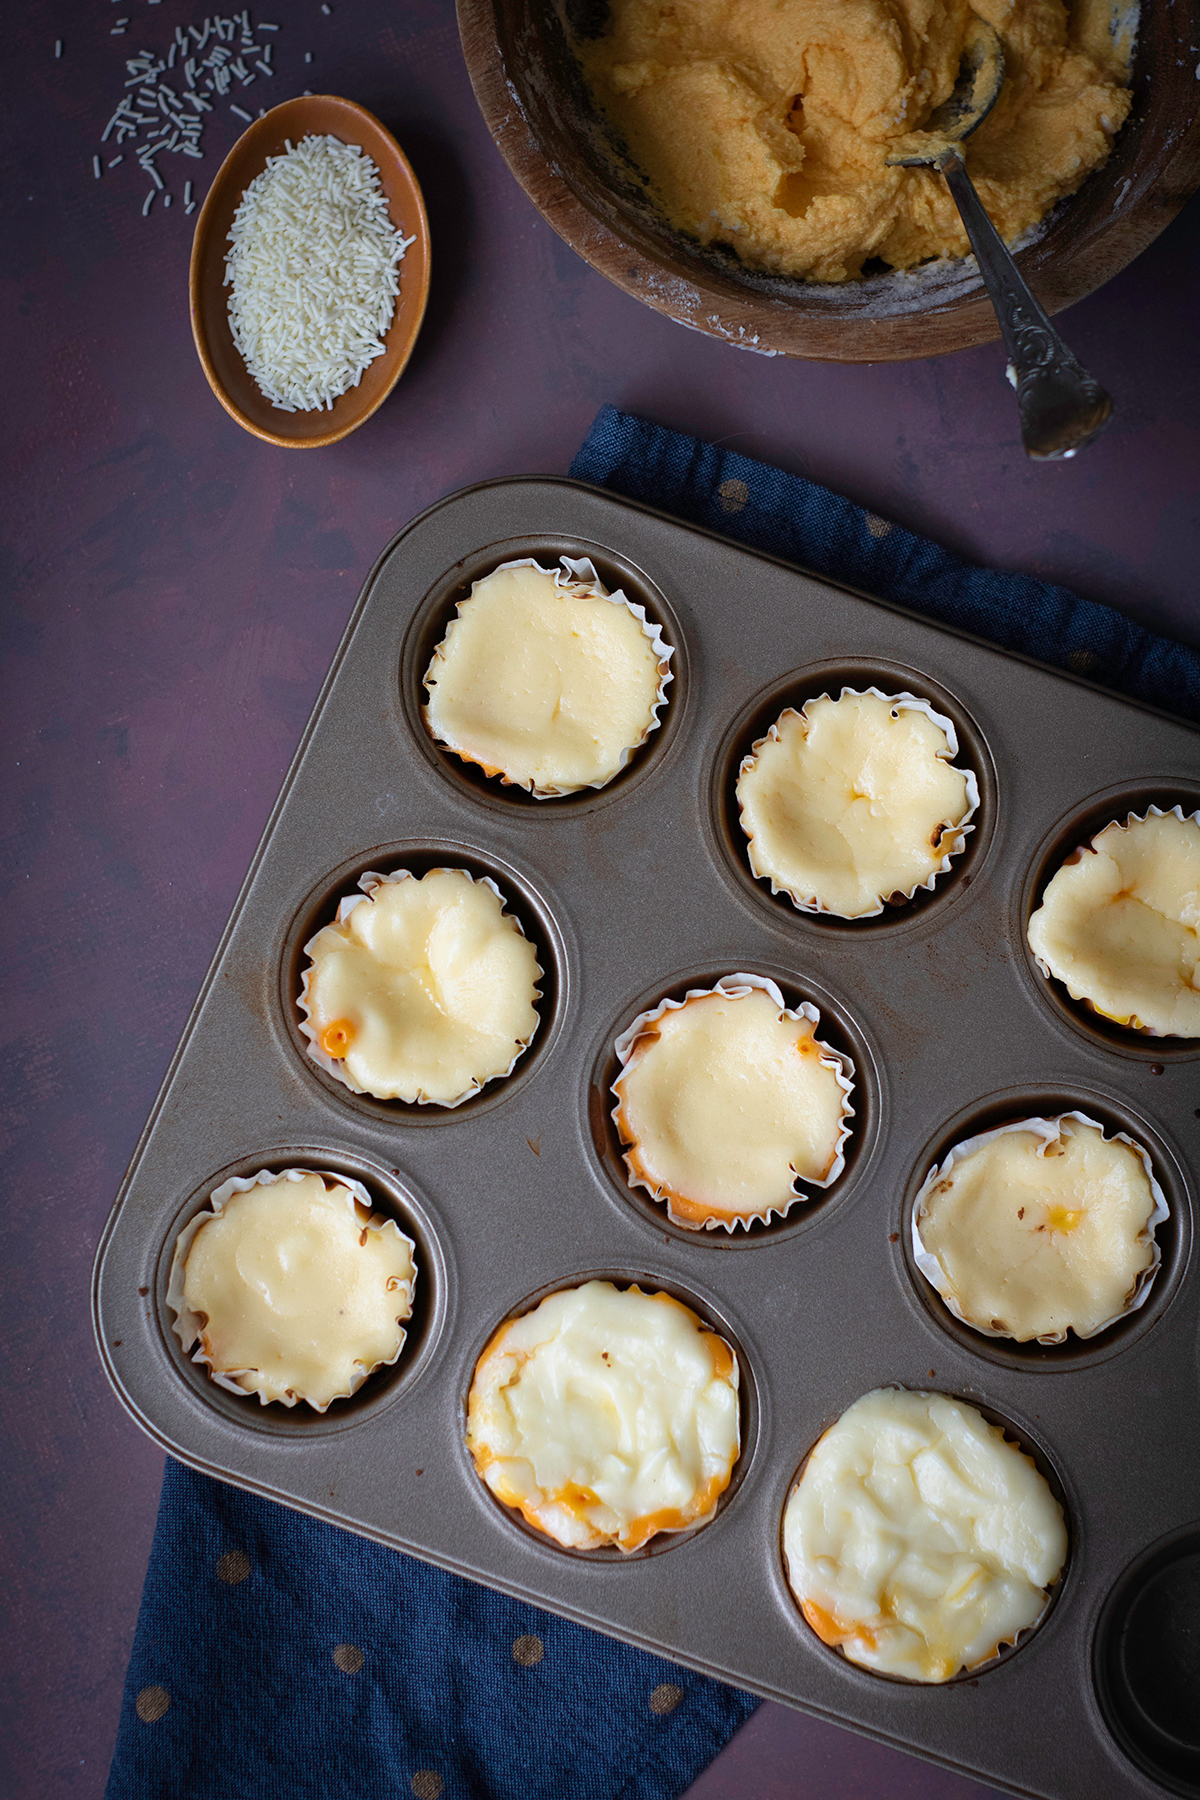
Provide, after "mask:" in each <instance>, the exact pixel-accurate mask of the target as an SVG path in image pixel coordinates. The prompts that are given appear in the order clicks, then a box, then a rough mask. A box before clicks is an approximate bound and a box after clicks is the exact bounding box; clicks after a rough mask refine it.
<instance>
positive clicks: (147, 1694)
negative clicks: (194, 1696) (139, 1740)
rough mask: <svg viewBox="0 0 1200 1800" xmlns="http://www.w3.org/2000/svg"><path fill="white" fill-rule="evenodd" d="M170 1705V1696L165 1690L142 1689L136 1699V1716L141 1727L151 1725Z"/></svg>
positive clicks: (155, 1688)
mask: <svg viewBox="0 0 1200 1800" xmlns="http://www.w3.org/2000/svg"><path fill="white" fill-rule="evenodd" d="M170 1704H171V1696H170V1694H168V1692H167V1690H166V1688H160V1687H148V1688H143V1689H142V1691H141V1693H140V1694H139V1695H138V1697H137V1716H138V1718H139V1719H140V1720H141V1721H142V1724H143V1725H153V1723H154V1721H155V1720H156V1719H161V1718H162V1716H163V1714H164V1713H165V1712H166V1710H167V1708H168V1706H170Z"/></svg>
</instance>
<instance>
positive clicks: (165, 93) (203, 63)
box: [58, 0, 281, 216]
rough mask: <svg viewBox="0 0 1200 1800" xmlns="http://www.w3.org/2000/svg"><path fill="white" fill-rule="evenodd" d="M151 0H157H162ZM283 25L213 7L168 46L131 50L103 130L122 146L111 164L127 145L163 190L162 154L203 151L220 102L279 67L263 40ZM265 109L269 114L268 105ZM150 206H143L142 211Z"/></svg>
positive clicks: (120, 27)
mask: <svg viewBox="0 0 1200 1800" xmlns="http://www.w3.org/2000/svg"><path fill="white" fill-rule="evenodd" d="M148 3H149V4H152V5H157V4H158V0H148ZM114 4H120V0H114ZM129 23H130V21H129V18H128V17H125V16H124V15H122V16H121V17H119V18H118V19H117V20H116V21H115V23H114V25H113V35H116V36H120V35H122V34H123V33H124V31H125V28H126V26H127V25H128V24H129ZM280 29H281V27H280V26H279V25H276V24H271V25H268V24H261V25H257V26H255V25H252V24H251V15H250V9H249V7H247V8H245V10H243V11H241V12H237V13H233V14H232V15H229V16H225V15H223V14H220V13H214V14H210V15H208V16H207V17H205V18H204V19H203V20H202V22H201V23H200V24H198V25H188V26H182V25H177V26H176V27H175V30H174V35H173V37H172V39H171V42H170V44H169V45H168V47H167V49H166V51H165V53H157V52H155V51H151V50H145V49H143V50H139V51H137V53H136V54H130V55H129V56H128V57H127V58H126V61H125V71H126V73H125V79H124V81H123V87H124V93H123V95H122V96H121V98H120V102H119V104H118V106H117V109H116V111H115V112H114V113H113V114H112V116H111V118H110V119H109V121H108V123H107V125H106V126H105V128H104V130H103V132H102V133H101V137H100V142H101V143H102V144H107V145H108V146H109V147H110V148H115V149H116V150H117V151H118V155H116V156H115V157H112V158H110V159H109V162H108V167H109V168H110V169H112V168H115V167H116V166H117V164H118V163H119V162H121V161H122V160H123V156H124V150H125V147H126V145H128V146H129V148H130V149H132V150H133V151H134V153H135V155H136V158H137V162H138V165H139V167H140V168H141V170H142V172H143V174H145V175H148V176H149V178H150V179H151V180H152V181H153V182H154V183H155V187H156V189H158V190H162V189H163V188H164V183H163V182H162V181H161V179H160V177H159V174H158V169H157V159H158V158H159V157H161V156H162V155H164V154H166V155H181V156H186V157H189V158H192V159H195V160H197V161H198V160H199V159H200V158H202V157H203V155H204V151H203V149H202V148H201V144H202V139H203V133H204V129H205V125H206V122H207V119H208V115H209V114H211V113H212V112H213V109H214V105H215V104H216V102H217V101H219V100H223V99H227V98H228V97H229V96H230V95H231V93H233V92H236V91H237V88H238V86H240V87H243V88H245V87H248V86H249V85H250V84H251V83H252V82H255V81H257V80H258V79H259V75H260V74H266V75H271V76H273V75H275V73H276V70H275V68H274V66H273V65H272V62H271V53H272V50H273V49H274V45H273V43H269V42H264V43H259V42H258V37H259V34H260V33H263V32H277V31H279V30H280ZM58 41H59V42H60V43H61V42H62V40H61V39H60V40H58ZM255 59H258V60H257V61H256V60H255ZM248 65H252V66H248ZM255 70H257V71H258V73H257V74H256V73H255ZM232 110H233V112H234V113H235V115H236V116H237V117H238V118H241V119H243V120H244V121H245V122H246V123H247V124H249V123H251V122H252V118H251V114H250V113H249V112H247V111H245V110H244V108H242V107H234V108H233V109H232ZM258 116H259V117H260V118H261V117H262V109H261V108H260V109H259V114H258ZM218 119H219V115H218ZM93 167H94V165H93ZM189 186H190V184H189ZM164 204H165V202H164ZM190 204H191V201H190V196H186V197H185V199H184V208H185V210H187V208H188V207H189V205H190ZM147 210H148V208H145V207H143V216H144V215H145V212H146V211H147Z"/></svg>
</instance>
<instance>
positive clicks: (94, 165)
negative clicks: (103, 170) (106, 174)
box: [92, 156, 100, 181]
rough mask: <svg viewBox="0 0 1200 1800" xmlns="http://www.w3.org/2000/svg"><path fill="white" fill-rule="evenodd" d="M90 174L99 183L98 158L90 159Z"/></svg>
mask: <svg viewBox="0 0 1200 1800" xmlns="http://www.w3.org/2000/svg"><path fill="white" fill-rule="evenodd" d="M92 173H93V174H94V175H95V177H96V180H97V181H99V179H100V158H99V157H98V156H93V158H92Z"/></svg>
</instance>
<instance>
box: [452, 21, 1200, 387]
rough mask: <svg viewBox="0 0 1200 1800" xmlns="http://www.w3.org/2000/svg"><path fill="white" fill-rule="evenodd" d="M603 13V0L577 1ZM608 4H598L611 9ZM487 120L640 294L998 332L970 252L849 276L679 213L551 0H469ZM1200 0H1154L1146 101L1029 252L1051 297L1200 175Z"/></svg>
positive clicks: (881, 356) (1069, 298)
mask: <svg viewBox="0 0 1200 1800" xmlns="http://www.w3.org/2000/svg"><path fill="white" fill-rule="evenodd" d="M567 6H568V11H569V12H570V13H572V14H575V15H576V16H578V13H579V9H580V7H581V6H582V7H583V8H584V9H585V10H586V11H587V14H588V19H587V24H586V26H585V28H586V29H591V30H595V29H596V27H597V24H598V23H602V20H603V16H604V14H603V7H604V0H567ZM598 8H599V9H600V10H599V12H598V11H597V9H598ZM458 23H459V30H460V32H461V35H462V43H463V52H464V54H465V56H466V60H467V67H468V69H469V70H470V74H471V80H472V83H473V84H474V88H475V94H476V98H477V99H478V101H479V104H480V107H481V108H482V111H483V116H484V118H485V119H486V120H487V123H488V128H489V130H490V131H491V134H492V136H493V137H494V138H495V140H496V143H497V145H498V147H499V149H500V151H501V154H502V155H503V156H504V158H505V160H506V161H507V163H508V166H509V168H510V169H511V170H512V172H513V174H514V175H515V176H516V178H517V180H518V181H519V182H520V183H521V186H522V187H523V188H524V189H525V192H526V193H527V194H528V195H529V197H530V199H531V200H532V201H533V203H534V205H535V206H536V207H537V208H538V210H539V211H540V212H541V213H542V214H543V215H544V216H545V218H546V219H547V220H548V221H549V223H550V224H551V225H553V227H554V229H555V230H556V231H557V232H558V234H559V236H560V237H562V238H565V239H566V241H567V243H568V244H570V245H571V247H572V249H574V250H577V251H578V252H579V254H580V255H581V256H582V257H584V258H586V260H587V261H588V262H589V263H591V265H592V267H593V268H595V269H599V271H600V273H601V274H602V275H607V276H608V279H609V280H610V281H614V282H616V284H617V286H618V287H621V288H624V289H625V291H626V293H628V294H633V295H635V296H636V297H637V298H638V299H639V300H644V301H645V303H646V305H647V306H653V307H655V308H656V309H657V310H658V311H659V312H663V313H666V314H667V315H668V317H670V318H672V319H678V320H679V321H680V322H681V323H683V324H685V325H691V326H694V327H695V328H696V329H697V330H698V331H706V332H708V333H709V334H710V335H711V336H712V337H718V338H723V339H725V340H726V342H729V343H734V344H739V345H741V346H742V347H743V348H744V349H750V350H757V351H759V352H764V353H767V354H779V353H782V354H783V355H785V356H806V357H815V358H820V359H823V360H826V361H829V362H894V361H899V360H901V359H903V358H906V357H915V356H938V355H940V354H942V352H944V351H947V350H964V349H966V348H967V347H968V346H969V345H972V344H982V343H987V342H988V341H989V340H991V339H993V338H996V337H998V336H999V331H998V329H997V326H996V320H995V315H994V314H993V312H992V308H991V305H990V303H989V301H988V298H987V295H986V294H985V293H984V291H983V286H982V284H981V282H980V280H979V276H978V274H977V273H976V271H975V267H974V263H973V262H950V263H946V264H944V265H938V266H936V267H932V268H930V269H929V270H928V272H927V273H925V274H924V275H923V276H922V277H920V278H919V279H916V280H914V278H913V277H912V276H911V275H908V276H905V275H898V274H878V275H869V276H866V277H864V278H863V279H862V280H859V281H850V282H845V283H842V284H840V285H837V286H831V285H828V284H822V283H818V282H811V281H801V280H797V279H788V278H786V277H781V276H773V275H764V274H760V273H758V272H756V271H754V270H751V269H747V268H745V267H744V266H743V265H742V264H741V263H740V262H739V261H738V260H737V257H736V256H735V255H734V254H733V252H732V251H731V250H728V249H726V248H725V247H724V246H722V245H717V244H713V245H710V246H708V247H707V248H706V247H704V246H702V245H701V244H699V243H697V242H696V241H695V240H693V239H690V238H688V237H686V236H684V234H683V233H682V232H679V231H676V230H674V229H673V227H672V226H670V225H669V224H668V223H667V221H666V219H665V218H663V217H662V215H661V214H659V213H657V212H656V211H654V209H653V208H652V207H651V206H650V205H648V203H647V201H646V199H645V196H644V195H643V194H642V193H640V191H639V189H638V187H637V186H636V185H635V184H634V182H633V181H632V180H630V179H628V178H626V177H624V176H622V174H621V173H620V172H619V169H618V168H617V167H616V166H615V165H614V163H613V161H612V160H611V159H610V158H609V157H608V156H606V154H605V138H604V134H603V130H602V128H601V126H600V124H599V122H598V120H597V116H596V114H595V112H594V110H593V108H592V106H591V102H590V100H589V97H588V94H587V90H586V88H585V86H584V83H583V79H582V76H581V74H580V71H579V67H578V64H577V63H576V61H575V59H574V57H573V56H572V54H571V51H570V49H569V48H568V45H567V41H566V37H565V34H564V31H563V27H562V24H561V22H560V19H559V15H558V11H557V10H556V7H555V5H554V3H553V0H458ZM1194 45H1200V0H1141V26H1140V29H1139V32H1138V42H1137V52H1136V57H1135V62H1134V72H1133V84H1132V85H1133V109H1132V111H1131V113H1130V116H1129V119H1128V120H1127V122H1126V124H1125V126H1124V129H1123V130H1122V131H1121V132H1120V134H1119V136H1118V137H1117V140H1116V142H1115V143H1114V145H1113V150H1112V155H1111V156H1110V157H1109V159H1108V161H1107V162H1106V163H1105V165H1104V167H1103V168H1102V169H1098V170H1097V171H1096V172H1095V173H1094V174H1093V175H1090V176H1089V177H1088V178H1087V180H1086V181H1085V182H1084V184H1083V186H1082V187H1081V188H1080V189H1079V191H1078V193H1076V194H1073V195H1071V197H1070V198H1069V199H1067V200H1064V201H1062V202H1061V203H1060V204H1059V205H1058V206H1057V207H1056V208H1055V209H1054V211H1053V213H1052V214H1051V215H1050V218H1049V221H1048V223H1047V224H1046V225H1045V226H1044V227H1043V228H1042V231H1041V235H1040V236H1039V237H1038V239H1037V241H1036V242H1035V243H1033V244H1030V245H1029V247H1028V248H1027V249H1025V250H1023V251H1021V252H1020V254H1019V255H1018V257H1017V262H1018V265H1019V267H1020V269H1021V272H1022V274H1023V275H1024V277H1025V279H1026V281H1027V282H1028V283H1029V285H1030V286H1031V287H1032V289H1033V291H1034V293H1035V294H1036V295H1037V297H1038V298H1039V299H1040V301H1041V302H1042V305H1043V306H1044V307H1045V308H1046V311H1047V312H1050V313H1055V312H1059V311H1061V309H1062V308H1063V307H1064V306H1070V305H1071V304H1072V302H1073V301H1075V300H1082V298H1083V296H1084V295H1085V294H1090V293H1091V292H1092V290H1093V289H1094V288H1098V287H1099V286H1100V285H1101V284H1102V283H1103V282H1105V281H1107V280H1108V279H1109V277H1110V276H1112V275H1115V274H1116V273H1117V272H1118V270H1120V269H1123V268H1124V267H1125V265H1126V263H1128V262H1131V261H1132V260H1133V258H1134V257H1135V256H1137V255H1138V253H1139V251H1142V250H1144V249H1145V247H1146V245H1147V244H1148V243H1150V242H1151V240H1152V239H1153V238H1155V237H1157V236H1158V234H1159V232H1160V231H1161V230H1162V229H1163V227H1164V226H1165V225H1167V224H1168V223H1169V222H1170V220H1171V219H1172V218H1174V216H1175V214H1176V213H1177V212H1178V210H1179V208H1180V207H1181V206H1182V205H1183V203H1184V201H1185V200H1186V199H1188V198H1189V196H1190V195H1191V194H1192V193H1193V192H1194V191H1195V189H1196V188H1197V186H1200V81H1198V80H1197V75H1196V71H1197V65H1198V63H1200V52H1198V51H1197V50H1196V49H1194V48H1193V46H1194Z"/></svg>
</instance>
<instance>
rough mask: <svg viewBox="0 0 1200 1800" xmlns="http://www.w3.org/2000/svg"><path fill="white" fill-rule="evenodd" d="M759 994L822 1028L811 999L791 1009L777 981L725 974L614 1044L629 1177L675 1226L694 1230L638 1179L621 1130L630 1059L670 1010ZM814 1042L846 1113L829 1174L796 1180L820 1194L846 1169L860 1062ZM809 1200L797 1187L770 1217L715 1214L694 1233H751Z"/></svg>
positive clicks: (657, 1011) (643, 1016)
mask: <svg viewBox="0 0 1200 1800" xmlns="http://www.w3.org/2000/svg"><path fill="white" fill-rule="evenodd" d="M756 990H757V991H758V992H759V993H764V994H766V995H767V997H768V999H770V1000H772V1001H773V1002H774V1004H775V1005H776V1006H777V1007H778V1008H779V1011H780V1014H781V1015H782V1016H783V1017H784V1018H787V1019H792V1020H799V1019H803V1020H805V1021H806V1022H807V1023H808V1024H810V1025H812V1026H813V1027H814V1029H815V1030H820V1027H821V1015H820V1013H819V1012H818V1011H817V1008H816V1007H815V1006H814V1005H813V1004H812V1002H811V1000H802V1001H801V1002H800V1003H799V1005H798V1006H794V1007H790V1006H789V1005H788V1003H787V1001H786V1000H785V999H784V997H783V995H782V993H781V992H780V990H779V988H778V987H777V986H776V984H775V982H773V981H772V980H771V979H770V977H769V976H763V975H750V974H746V973H740V974H733V975H722V976H721V977H720V978H719V979H718V980H717V981H716V982H714V983H713V986H712V987H711V988H689V989H688V991H687V993H686V994H684V996H683V998H682V999H681V1000H673V999H671V998H670V996H668V997H667V998H666V999H663V1000H660V1001H659V1003H658V1005H657V1006H654V1007H651V1008H650V1009H649V1010H648V1011H647V1012H642V1013H639V1014H638V1016H637V1018H636V1019H635V1020H634V1021H633V1024H632V1025H630V1026H628V1027H627V1028H626V1029H625V1030H624V1031H623V1032H621V1034H620V1036H619V1037H618V1038H617V1039H616V1040H615V1042H614V1044H613V1052H614V1054H615V1056H616V1059H617V1062H618V1064H619V1065H620V1073H619V1074H618V1075H617V1077H616V1079H615V1080H614V1081H613V1082H612V1083H611V1085H610V1087H609V1092H610V1094H612V1095H613V1096H614V1097H615V1098H616V1101H617V1104H616V1106H614V1107H613V1109H612V1114H611V1116H612V1120H613V1123H614V1125H616V1127H617V1133H618V1136H619V1137H621V1141H622V1144H623V1146H624V1148H623V1150H622V1161H623V1162H624V1163H625V1166H626V1179H627V1180H628V1182H629V1185H630V1187H633V1188H644V1189H645V1190H646V1191H647V1192H648V1193H649V1195H650V1198H651V1199H652V1200H655V1201H657V1202H659V1203H661V1204H662V1205H663V1206H664V1207H665V1208H666V1213H667V1217H668V1218H669V1219H670V1220H671V1223H672V1224H673V1225H679V1226H682V1227H683V1228H684V1229H685V1230H686V1229H689V1227H688V1225H687V1221H686V1219H685V1218H683V1217H680V1216H678V1215H677V1214H676V1210H675V1205H674V1202H673V1199H672V1197H671V1196H669V1195H666V1194H663V1193H662V1192H661V1190H657V1189H656V1188H655V1186H654V1184H653V1182H651V1181H650V1179H649V1178H648V1177H647V1176H645V1175H634V1173H633V1171H632V1170H631V1169H630V1168H629V1160H628V1150H629V1148H630V1144H629V1143H627V1142H626V1140H625V1139H624V1137H623V1136H622V1134H621V1130H620V1117H621V1106H622V1104H623V1102H622V1100H621V1094H620V1088H619V1085H618V1084H619V1082H620V1081H621V1079H622V1077H623V1076H624V1074H625V1071H626V1069H627V1068H628V1066H629V1059H630V1056H631V1055H632V1053H633V1050H634V1046H635V1045H636V1044H637V1041H638V1039H639V1038H640V1037H642V1036H643V1035H644V1034H645V1033H646V1032H647V1031H648V1029H649V1028H650V1027H651V1026H652V1025H655V1024H657V1022H658V1020H659V1019H661V1018H662V1017H663V1015H664V1014H666V1013H669V1012H681V1011H682V1010H683V1008H684V1007H685V1006H687V1004H688V1002H689V1001H691V1000H702V999H706V998H708V997H709V996H712V995H718V994H719V995H722V996H723V997H724V998H726V999H729V1000H737V999H740V998H742V997H743V996H745V995H747V994H751V993H753V992H755V991H756ZM813 1042H814V1044H815V1045H816V1048H817V1049H818V1050H819V1051H820V1052H821V1059H820V1060H821V1063H822V1065H823V1066H824V1067H825V1068H827V1069H830V1070H832V1072H833V1075H834V1079H835V1080H836V1082H837V1085H838V1087H839V1088H840V1089H841V1092H842V1115H841V1119H840V1121H839V1126H838V1136H837V1143H836V1144H835V1145H834V1152H833V1157H832V1159H831V1162H830V1165H829V1169H828V1171H827V1172H826V1173H825V1174H824V1175H823V1176H820V1177H817V1176H815V1175H809V1176H804V1177H800V1176H796V1177H795V1180H796V1181H798V1180H801V1179H803V1181H804V1182H805V1184H806V1186H807V1187H809V1188H815V1189H816V1190H817V1191H818V1192H819V1191H820V1190H821V1189H822V1188H830V1187H832V1186H833V1184H834V1183H835V1182H836V1181H837V1180H838V1178H839V1176H841V1175H842V1173H843V1172H844V1170H845V1167H846V1144H847V1141H848V1140H849V1139H850V1138H851V1137H852V1136H853V1135H854V1123H853V1121H854V1062H853V1059H852V1058H851V1057H849V1056H847V1055H846V1054H845V1052H844V1051H838V1050H834V1049H833V1048H832V1047H831V1046H830V1045H829V1044H827V1043H824V1042H823V1041H822V1040H821V1039H820V1038H819V1037H815V1036H814V1038H813ZM805 1198H806V1195H805V1194H804V1192H803V1191H802V1190H801V1189H800V1188H798V1187H796V1186H795V1185H793V1190H792V1193H791V1194H790V1195H789V1196H788V1198H787V1199H786V1200H785V1201H784V1202H783V1204H782V1205H780V1206H772V1207H769V1208H768V1209H767V1211H766V1212H765V1213H761V1214H754V1215H749V1216H748V1215H746V1214H744V1213H730V1214H726V1215H723V1216H722V1215H718V1214H715V1213H714V1214H711V1215H710V1216H709V1217H707V1218H705V1219H703V1220H697V1221H696V1222H695V1224H694V1225H693V1226H691V1227H690V1229H692V1230H703V1231H718V1230H724V1231H729V1232H734V1231H737V1230H738V1229H739V1228H740V1229H742V1230H745V1231H748V1230H750V1228H751V1226H752V1225H755V1224H764V1225H769V1224H770V1223H771V1220H772V1219H775V1218H779V1219H784V1218H786V1217H787V1215H788V1213H789V1212H790V1211H791V1209H792V1207H793V1206H795V1205H796V1204H797V1202H798V1201H803V1200H804V1199H805Z"/></svg>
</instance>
